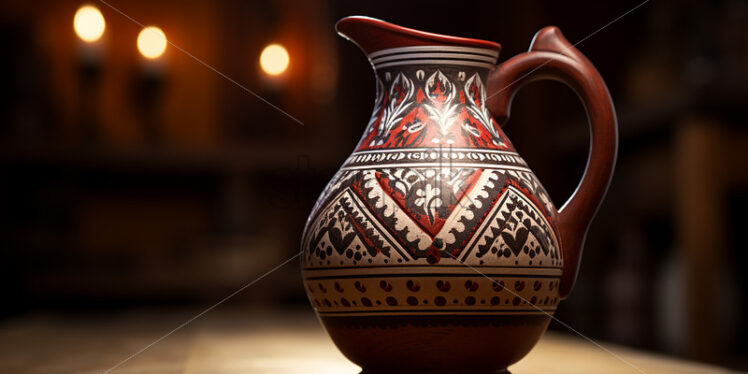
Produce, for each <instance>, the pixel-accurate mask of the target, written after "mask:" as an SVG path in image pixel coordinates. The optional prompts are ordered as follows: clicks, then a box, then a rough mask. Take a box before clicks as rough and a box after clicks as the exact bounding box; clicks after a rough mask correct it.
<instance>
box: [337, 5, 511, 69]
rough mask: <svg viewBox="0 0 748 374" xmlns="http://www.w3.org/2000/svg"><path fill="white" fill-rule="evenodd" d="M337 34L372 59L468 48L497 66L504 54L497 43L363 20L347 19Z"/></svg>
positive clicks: (379, 21) (358, 17) (344, 19)
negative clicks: (400, 51)
mask: <svg viewBox="0 0 748 374" xmlns="http://www.w3.org/2000/svg"><path fill="white" fill-rule="evenodd" d="M335 30H336V31H337V32H338V34H340V35H341V36H343V37H344V38H346V39H348V40H350V41H352V42H353V43H355V44H356V45H358V46H359V48H361V50H363V51H364V53H366V54H367V55H369V56H370V58H371V55H372V54H375V53H376V52H379V51H382V50H386V49H392V48H402V47H434V46H452V47H464V48H465V50H466V51H469V50H470V48H474V49H484V50H486V54H488V55H490V56H492V57H493V59H494V61H493V63H495V62H496V59H497V58H498V56H499V51H501V45H499V44H498V43H495V42H490V41H486V40H479V39H470V38H461V37H456V36H447V35H440V34H434V33H430V32H425V31H419V30H415V29H410V28H407V27H402V26H398V25H394V24H391V23H388V22H385V21H382V20H378V19H375V18H370V17H363V16H352V17H346V18H343V19H341V20H340V21H338V23H337V24H336V25H335Z"/></svg>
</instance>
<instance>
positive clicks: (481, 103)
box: [463, 73, 504, 145]
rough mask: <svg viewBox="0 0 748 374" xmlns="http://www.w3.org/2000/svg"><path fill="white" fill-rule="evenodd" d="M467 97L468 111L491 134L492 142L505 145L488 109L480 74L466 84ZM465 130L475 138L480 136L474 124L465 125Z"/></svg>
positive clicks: (474, 75)
mask: <svg viewBox="0 0 748 374" xmlns="http://www.w3.org/2000/svg"><path fill="white" fill-rule="evenodd" d="M464 90H465V97H466V98H467V100H466V101H467V110H468V112H470V114H471V115H472V116H473V117H475V118H476V119H478V121H480V123H481V124H482V125H483V127H485V129H486V130H487V131H488V132H489V133H490V134H491V141H492V142H493V143H494V144H495V145H503V144H504V140H503V137H502V136H501V134H500V133H499V131H498V130H497V125H496V124H495V123H494V120H493V118H492V117H491V113H490V112H489V111H488V108H486V88H485V87H484V86H483V81H481V79H480V76H479V75H478V73H475V74H473V76H472V77H470V79H468V81H467V82H466V83H465V88H464ZM463 126H464V127H465V129H466V130H467V131H468V132H469V133H470V134H473V135H474V136H480V135H479V134H480V133H479V132H478V130H477V129H476V128H475V126H473V125H472V124H469V123H467V124H465V125H463Z"/></svg>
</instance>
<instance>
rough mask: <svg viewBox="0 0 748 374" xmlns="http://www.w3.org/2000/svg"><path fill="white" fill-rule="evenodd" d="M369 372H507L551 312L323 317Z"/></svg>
mask: <svg viewBox="0 0 748 374" xmlns="http://www.w3.org/2000/svg"><path fill="white" fill-rule="evenodd" d="M321 319H322V321H323V323H324V324H325V327H326V329H327V332H328V333H329V334H330V337H332V339H333V341H334V342H335V344H336V345H337V346H338V347H339V348H340V350H341V351H342V352H343V354H344V355H345V356H346V357H347V358H348V359H349V360H351V361H353V362H354V363H356V364H357V365H359V366H361V367H363V368H365V371H364V373H366V374H372V373H375V374H379V373H387V374H398V373H418V374H437V373H450V374H459V373H466V374H467V373H470V374H481V373H486V374H488V373H502V372H505V370H506V368H507V367H508V366H509V365H512V364H514V363H515V362H517V361H519V360H520V359H521V358H522V357H524V356H525V355H526V354H527V353H528V352H529V351H530V350H531V349H532V347H533V346H534V345H535V343H537V341H538V339H540V336H541V335H542V334H543V332H544V331H545V329H546V328H547V327H548V323H549V322H550V318H549V317H548V316H546V315H542V314H540V315H504V316H497V315H493V316H484V315H432V316H428V315H426V316H424V315H421V316H379V317H321Z"/></svg>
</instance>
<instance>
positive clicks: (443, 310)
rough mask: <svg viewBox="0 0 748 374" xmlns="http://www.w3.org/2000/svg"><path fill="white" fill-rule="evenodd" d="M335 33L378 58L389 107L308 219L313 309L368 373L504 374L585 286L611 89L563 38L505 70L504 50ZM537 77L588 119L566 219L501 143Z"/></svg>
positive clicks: (389, 29) (380, 95)
mask: <svg viewBox="0 0 748 374" xmlns="http://www.w3.org/2000/svg"><path fill="white" fill-rule="evenodd" d="M337 30H338V32H339V33H340V34H341V35H343V36H344V37H346V38H348V39H350V40H351V41H353V42H354V43H356V44H357V45H358V46H359V47H360V48H361V49H362V50H363V51H364V52H365V53H366V55H367V57H368V58H369V60H370V62H371V64H372V66H373V67H374V70H375V74H376V99H375V103H374V110H373V113H372V116H371V119H370V120H369V122H368V125H367V126H366V129H365V131H364V135H363V137H362V138H361V140H360V142H359V143H358V145H357V146H356V148H355V150H354V152H353V153H352V154H351V155H350V157H349V158H348V159H347V160H346V161H345V163H344V164H343V166H342V167H341V168H340V170H339V171H338V172H337V174H336V175H335V176H334V177H333V179H332V180H331V181H330V183H329V184H328V185H327V187H326V188H325V190H324V191H323V192H322V194H321V196H320V197H319V199H318V201H317V203H316V204H315V206H314V208H313V210H312V213H311V214H310V216H309V219H308V221H307V224H306V228H305V231H304V235H303V239H302V251H303V254H302V268H303V270H302V271H303V277H304V282H305V288H306V291H307V295H308V297H309V300H310V301H311V303H312V305H313V307H314V308H315V310H316V312H317V314H318V316H319V318H320V319H321V320H322V322H323V324H324V326H325V328H326V329H327V331H328V333H329V334H330V336H331V337H332V339H333V341H334V342H335V344H336V345H337V346H338V348H339V349H340V350H341V351H342V352H343V353H344V354H345V355H346V357H348V358H349V359H350V360H351V361H353V362H355V363H356V364H358V365H360V366H361V367H362V368H363V369H364V372H365V373H380V372H381V373H399V372H403V373H406V372H407V373H414V372H415V373H462V372H465V373H482V372H485V373H494V372H502V371H504V370H505V369H506V368H507V367H508V366H509V365H511V364H513V363H515V362H517V361H518V360H519V359H521V358H522V357H523V356H524V355H525V354H527V353H528V352H529V351H530V349H532V347H533V345H535V343H536V342H537V341H538V339H539V338H540V337H541V335H542V334H543V332H544V331H545V330H546V328H547V326H548V323H549V322H550V318H551V316H552V315H553V313H554V311H555V310H556V307H557V306H558V303H559V302H560V301H561V300H562V299H564V298H565V297H566V296H567V295H568V293H569V291H570V290H571V288H572V285H573V282H574V278H575V276H576V272H577V267H578V264H579V256H580V254H581V249H582V246H583V242H584V236H585V234H586V231H587V227H588V225H589V223H590V221H591V219H592V217H593V215H594V213H595V211H596V209H597V207H598V205H599V204H600V201H601V200H602V198H603V195H604V194H605V190H606V189H607V186H608V183H609V181H610V177H611V174H612V171H613V166H614V162H615V157H616V147H617V127H616V126H617V125H616V119H615V112H614V109H613V105H612V103H611V100H610V97H609V94H608V91H607V89H606V87H605V84H604V83H603V81H602V79H601V78H600V76H599V74H598V73H597V71H596V70H595V68H594V67H593V66H592V65H591V64H590V62H589V61H588V60H587V59H586V58H585V57H584V56H582V55H581V53H580V52H579V51H578V50H577V49H575V48H574V47H573V46H572V45H571V44H569V42H568V41H566V39H564V37H563V36H562V35H561V33H560V31H559V30H558V29H557V28H554V27H548V28H545V29H543V30H541V31H539V32H538V34H537V35H536V36H535V39H534V40H533V42H532V45H531V48H530V50H529V51H528V52H527V53H523V54H520V55H518V56H515V57H513V58H511V59H509V60H508V61H506V62H504V63H502V64H500V65H496V63H497V60H498V56H499V51H500V49H501V47H500V45H499V44H496V43H493V42H488V41H482V40H475V39H466V38H457V37H450V36H443V35H437V34H432V33H426V32H421V31H416V30H412V29H407V28H404V27H400V26H395V25H392V24H389V23H386V22H383V21H379V20H375V19H371V18H366V17H349V18H345V19H343V20H341V21H340V22H338V24H337ZM538 79H554V80H559V81H562V82H564V83H566V84H567V85H568V86H570V87H571V88H572V89H573V90H575V91H576V92H577V94H578V95H579V97H580V99H581V100H582V101H583V102H584V104H585V107H586V109H587V114H588V117H589V120H590V128H591V139H592V144H591V148H590V158H589V161H588V164H587V169H586V171H585V174H584V176H583V178H582V181H581V183H580V184H579V187H578V188H577V190H576V192H575V194H574V195H573V196H572V197H571V198H570V199H569V201H568V202H567V203H566V204H565V205H564V206H563V208H562V209H557V208H556V207H555V206H554V204H553V202H552V201H551V199H550V198H549V196H548V193H547V192H546V191H545V189H544V188H543V186H542V185H541V183H540V181H538V179H537V178H536V177H535V175H534V174H533V173H532V171H531V170H530V169H529V168H528V166H527V163H526V162H525V161H524V160H523V159H522V157H521V156H520V155H519V154H518V153H517V152H516V150H515V149H514V147H513V145H512V143H511V142H510V140H509V139H508V138H507V136H506V134H504V132H503V131H502V129H501V125H502V124H503V123H505V122H506V121H507V120H508V118H509V107H510V105H511V100H512V97H513V96H514V94H515V93H516V92H517V90H518V89H519V88H520V87H522V86H523V85H524V84H526V83H528V82H531V81H533V80H538ZM539 136H542V134H539Z"/></svg>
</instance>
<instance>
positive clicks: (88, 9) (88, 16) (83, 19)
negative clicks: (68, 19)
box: [73, 5, 106, 43]
mask: <svg viewBox="0 0 748 374" xmlns="http://www.w3.org/2000/svg"><path fill="white" fill-rule="evenodd" d="M73 28H74V29H75V33H76V34H78V37H79V38H81V40H83V41H85V42H89V43H91V42H95V41H97V40H99V38H101V36H102V35H104V28H106V22H105V21H104V16H103V15H102V14H101V12H100V11H99V9H98V8H96V7H95V6H91V5H84V6H82V7H80V8H78V11H76V12H75V17H74V18H73Z"/></svg>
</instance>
